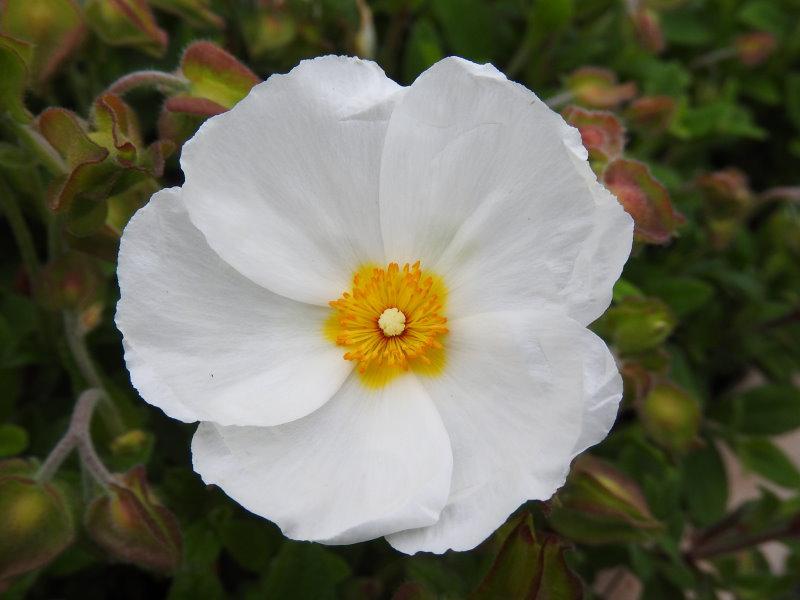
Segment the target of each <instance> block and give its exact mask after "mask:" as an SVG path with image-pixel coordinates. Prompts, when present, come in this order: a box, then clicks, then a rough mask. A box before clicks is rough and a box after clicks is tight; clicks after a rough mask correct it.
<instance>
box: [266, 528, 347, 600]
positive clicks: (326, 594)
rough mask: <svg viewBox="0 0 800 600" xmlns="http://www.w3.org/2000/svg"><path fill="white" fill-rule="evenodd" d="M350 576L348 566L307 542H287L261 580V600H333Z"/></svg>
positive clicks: (328, 552) (331, 554) (329, 553)
mask: <svg viewBox="0 0 800 600" xmlns="http://www.w3.org/2000/svg"><path fill="white" fill-rule="evenodd" d="M349 575H350V567H349V566H348V565H347V563H346V562H345V561H344V560H343V559H342V558H340V557H339V556H338V555H336V554H334V553H333V552H331V551H330V550H326V549H325V548H323V547H322V546H320V545H319V544H313V543H310V542H292V541H286V542H284V544H283V546H282V547H281V549H280V551H279V552H278V555H277V556H276V557H275V559H274V560H273V561H272V565H271V566H270V569H269V572H268V573H267V576H266V577H265V578H264V580H263V581H262V590H263V592H264V594H263V596H261V597H262V598H263V599H264V600H284V599H285V598H291V599H292V600H326V599H331V600H334V599H335V598H337V597H338V595H337V586H338V585H339V584H340V583H342V582H343V581H344V580H345V579H347V577H348V576H349Z"/></svg>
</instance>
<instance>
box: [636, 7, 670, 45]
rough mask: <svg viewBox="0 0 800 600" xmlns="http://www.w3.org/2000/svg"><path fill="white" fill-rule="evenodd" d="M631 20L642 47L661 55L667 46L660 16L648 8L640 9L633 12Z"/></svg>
mask: <svg viewBox="0 0 800 600" xmlns="http://www.w3.org/2000/svg"><path fill="white" fill-rule="evenodd" d="M631 20H632V21H633V26H634V28H635V29H636V37H637V38H638V39H639V43H640V44H641V45H642V47H643V48H644V49H645V50H648V51H649V52H652V53H653V54H661V53H662V52H663V51H664V48H665V47H666V44H665V42H664V34H663V32H662V31H661V22H660V21H659V18H658V14H657V13H656V12H655V11H653V10H650V9H648V8H645V7H640V8H638V9H636V10H635V11H634V12H633V14H632V15H631Z"/></svg>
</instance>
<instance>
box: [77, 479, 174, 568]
mask: <svg viewBox="0 0 800 600" xmlns="http://www.w3.org/2000/svg"><path fill="white" fill-rule="evenodd" d="M84 523H85V525H86V529H87V531H88V532H89V535H90V536H91V538H92V539H93V540H94V541H95V542H96V543H97V544H98V545H99V546H100V547H101V548H103V550H105V551H106V552H108V553H109V554H110V555H111V556H112V557H114V558H116V559H118V560H121V561H124V562H131V563H134V564H137V565H139V566H141V567H144V568H146V569H151V570H154V571H158V572H161V573H171V572H173V571H174V570H175V569H176V568H177V566H178V564H179V563H180V560H181V546H182V541H181V534H180V530H179V529H178V523H177V520H176V519H175V516H174V515H173V514H172V513H171V512H170V511H169V510H167V509H166V508H165V507H164V506H163V505H162V504H161V503H160V502H159V501H158V500H157V498H156V497H155V495H154V494H153V492H152V491H151V490H150V487H149V485H148V483H147V480H146V479H145V470H144V467H141V466H139V467H134V468H133V469H131V470H130V471H128V472H127V473H126V474H125V475H122V476H120V477H119V481H118V483H112V484H110V486H109V490H108V492H107V493H106V494H105V495H103V496H100V497H99V498H96V499H95V500H94V501H93V502H92V503H91V504H90V505H89V507H88V508H87V510H86V515H85V517H84Z"/></svg>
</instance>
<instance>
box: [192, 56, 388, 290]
mask: <svg viewBox="0 0 800 600" xmlns="http://www.w3.org/2000/svg"><path fill="white" fill-rule="evenodd" d="M401 90H402V88H401V87H400V86H398V85H397V84H396V83H394V82H393V81H391V80H390V79H388V78H387V77H386V76H385V75H384V74H383V71H382V70H381V69H380V68H379V67H378V66H377V65H375V64H374V63H371V62H366V61H362V60H359V59H355V58H345V57H333V56H326V57H321V58H317V59H314V60H307V61H303V62H301V63H300V65H298V66H297V67H296V68H294V69H293V70H292V71H291V72H290V73H289V74H288V75H273V76H272V77H270V78H269V79H268V80H267V81H266V82H265V83H262V84H259V85H257V86H255V87H254V88H253V89H252V90H251V92H250V94H249V95H248V96H247V97H246V98H245V99H244V100H242V101H241V102H240V103H239V104H237V105H236V106H235V107H234V108H233V109H232V110H230V111H229V112H227V113H224V114H222V115H219V116H216V117H214V118H212V119H209V120H208V121H206V122H205V123H204V124H203V126H202V127H201V128H200V130H199V131H198V132H197V134H196V135H195V136H194V138H192V139H191V140H190V141H189V142H188V143H187V144H186V145H185V146H184V148H183V153H182V156H181V166H182V168H183V171H184V173H185V175H186V183H185V185H184V200H185V202H186V206H187V209H188V211H189V216H190V218H191V220H192V222H193V223H194V224H195V225H196V226H197V227H198V228H199V229H200V230H201V231H202V232H203V234H204V235H205V236H206V238H207V239H208V243H209V244H210V246H211V247H212V248H213V249H214V250H216V252H217V253H218V254H219V255H220V256H221V257H222V258H223V259H224V260H225V261H226V262H228V263H229V264H231V265H232V266H233V267H234V268H235V269H237V270H238V271H239V272H240V273H242V274H243V275H245V276H247V277H249V278H250V279H252V280H253V281H255V282H256V283H259V284H261V285H263V286H264V287H266V288H268V289H270V290H271V291H273V292H275V293H277V294H281V295H283V296H286V297H288V298H292V299H294V300H300V301H304V302H310V303H313V304H320V305H325V304H326V303H327V302H328V301H329V300H331V299H333V298H336V297H338V296H339V294H341V292H342V290H344V289H347V288H348V284H349V282H350V278H351V277H352V275H353V273H354V272H355V270H356V269H357V268H358V267H359V266H360V265H362V264H364V263H366V262H370V261H376V260H382V258H383V244H382V240H381V233H380V227H379V217H378V200H377V198H378V178H379V173H380V156H381V148H382V147H383V141H384V135H385V131H386V125H387V120H388V117H389V115H390V113H391V111H392V108H393V106H394V101H395V98H396V97H397V96H398V92H400V91H401Z"/></svg>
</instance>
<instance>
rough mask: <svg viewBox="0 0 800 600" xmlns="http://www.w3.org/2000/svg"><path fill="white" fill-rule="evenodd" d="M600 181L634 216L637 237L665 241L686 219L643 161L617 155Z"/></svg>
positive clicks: (644, 240)
mask: <svg viewBox="0 0 800 600" xmlns="http://www.w3.org/2000/svg"><path fill="white" fill-rule="evenodd" d="M603 183H604V184H605V185H606V187H607V188H608V189H609V190H611V192H612V193H613V194H614V195H615V196H616V197H617V199H618V200H619V202H620V204H622V206H623V208H624V209H625V210H626V211H627V213H628V214H629V215H630V216H632V217H633V223H634V229H633V235H634V238H635V239H636V240H637V241H640V242H647V243H650V244H666V243H667V242H668V241H669V240H670V238H672V237H673V236H674V235H675V232H676V230H677V229H678V227H679V226H680V225H682V224H683V223H684V222H685V219H684V217H683V215H681V214H680V213H679V212H677V211H676V210H675V208H674V207H673V206H672V202H671V201H670V198H669V192H667V189H666V188H665V187H664V186H663V185H661V183H660V182H659V181H658V180H657V179H656V178H655V177H653V174H652V173H651V172H650V169H649V168H648V167H647V165H645V164H644V163H641V162H639V161H636V160H628V159H622V158H621V159H617V160H615V161H614V162H612V163H611V164H610V165H608V167H607V168H606V170H605V172H604V173H603Z"/></svg>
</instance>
